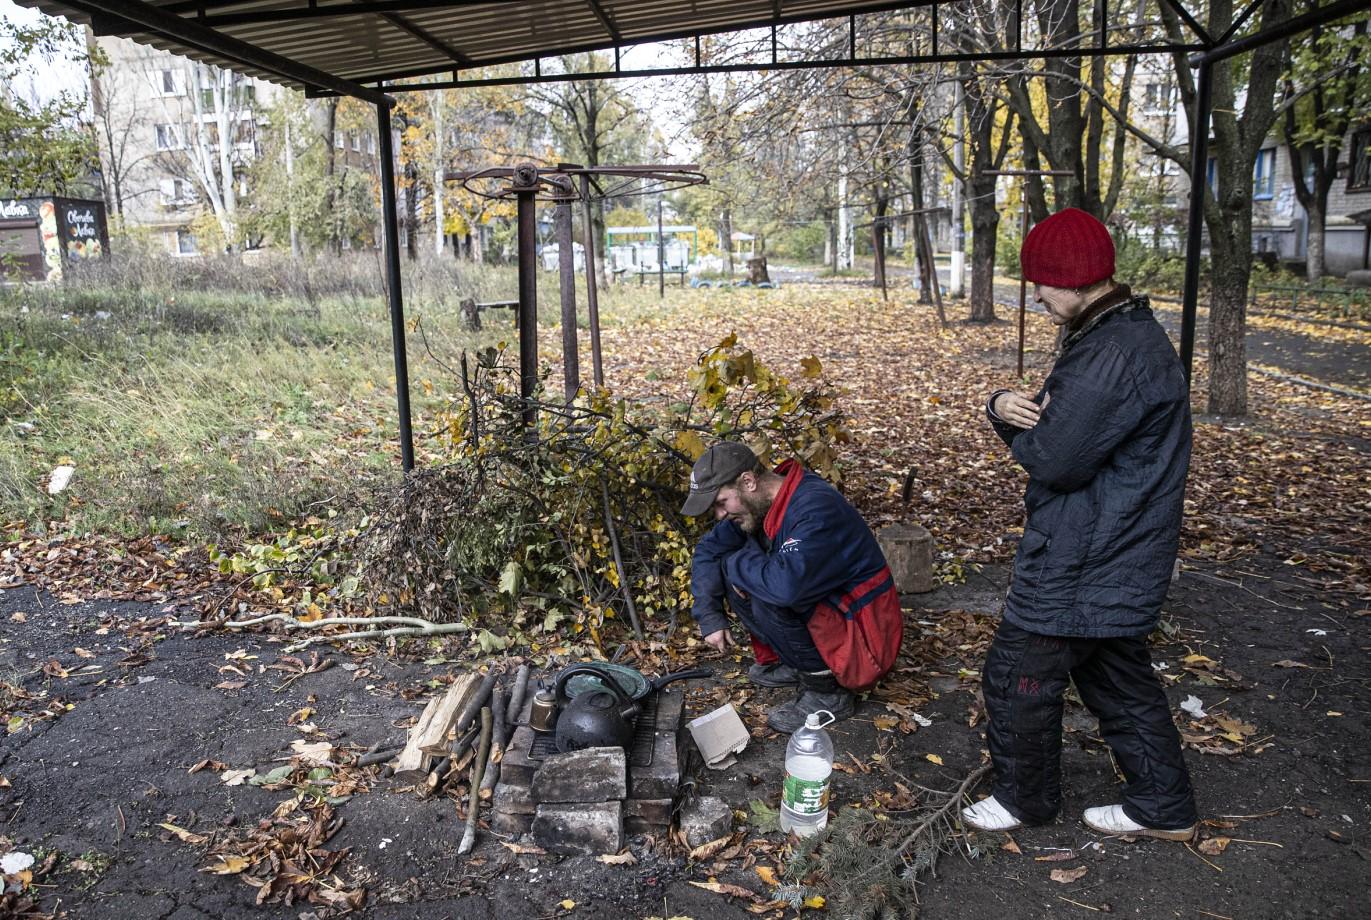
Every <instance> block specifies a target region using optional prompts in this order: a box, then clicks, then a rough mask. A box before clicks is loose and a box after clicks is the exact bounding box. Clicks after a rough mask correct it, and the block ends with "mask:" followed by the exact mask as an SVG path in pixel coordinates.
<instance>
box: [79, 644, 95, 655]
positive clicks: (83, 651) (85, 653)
mask: <svg viewBox="0 0 1371 920" xmlns="http://www.w3.org/2000/svg"><path fill="white" fill-rule="evenodd" d="M74 651H75V652H76V657H77V658H94V657H95V653H94V652H92V651H90V650H89V649H84V648H81V646H79V645H78V646H76V648H75V649H74Z"/></svg>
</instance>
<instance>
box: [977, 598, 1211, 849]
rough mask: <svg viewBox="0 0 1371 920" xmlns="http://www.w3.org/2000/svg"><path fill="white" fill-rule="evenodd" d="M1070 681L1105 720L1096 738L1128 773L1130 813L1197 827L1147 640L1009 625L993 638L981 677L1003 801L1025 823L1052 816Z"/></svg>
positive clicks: (1167, 825)
mask: <svg viewBox="0 0 1371 920" xmlns="http://www.w3.org/2000/svg"><path fill="white" fill-rule="evenodd" d="M1068 680H1070V681H1074V682H1075V684H1076V690H1077V692H1079V693H1080V695H1081V700H1082V701H1083V702H1084V703H1085V705H1086V706H1087V707H1088V708H1089V709H1090V711H1091V712H1092V713H1094V714H1095V717H1096V718H1098V719H1099V720H1100V734H1101V735H1102V736H1103V737H1104V740H1105V741H1106V742H1108V744H1109V746H1110V748H1112V749H1113V751H1114V757H1115V758H1116V760H1117V761H1118V764H1119V767H1120V769H1122V770H1123V775H1124V779H1125V785H1124V790H1123V807H1124V813H1125V814H1127V815H1128V817H1130V818H1132V819H1133V820H1134V821H1136V822H1138V823H1139V824H1142V825H1145V826H1147V827H1153V828H1159V829H1165V830H1176V829H1179V828H1185V827H1189V826H1190V825H1192V824H1194V823H1195V821H1196V820H1197V819H1198V814H1197V812H1196V810H1195V797H1194V794H1193V792H1192V790H1191V787H1190V773H1189V771H1188V770H1187V769H1186V767H1185V759H1184V757H1183V756H1182V755H1181V739H1180V734H1179V732H1177V731H1176V725H1175V723H1174V722H1172V720H1171V707H1170V705H1169V704H1168V702H1167V699H1166V694H1165V693H1164V692H1163V691H1162V687H1161V684H1160V683H1159V682H1158V680H1157V676H1156V674H1155V673H1153V671H1152V656H1151V654H1150V653H1149V652H1148V649H1147V638H1146V637H1145V636H1128V637H1122V638H1113V639H1081V638H1073V637H1066V636H1043V635H1038V634H1036V633H1030V632H1028V631H1027V630H1024V629H1020V628H1019V627H1018V626H1015V625H1013V624H1012V623H1008V622H1002V623H1001V624H1000V628H999V629H998V630H997V631H996V632H995V638H994V640H993V641H992V642H991V644H990V651H989V652H987V653H986V659H985V669H984V670H983V671H982V674H981V688H982V691H983V692H984V694H985V709H986V716H987V717H988V718H987V727H986V741H987V743H988V744H989V746H990V760H991V763H992V765H993V766H994V769H995V787H994V794H995V798H996V799H997V800H998V801H999V802H1000V804H1001V805H1003V806H1004V807H1005V808H1006V809H1008V811H1009V812H1010V813H1011V814H1012V815H1014V816H1015V817H1016V818H1018V819H1019V820H1020V821H1023V822H1024V823H1026V824H1042V823H1045V822H1047V821H1051V820H1052V819H1053V818H1055V817H1056V815H1057V811H1058V809H1059V808H1060V807H1061V802H1062V780H1061V753H1062V696H1063V694H1065V693H1066V688H1067V682H1068ZM1100 804H1102V805H1103V804H1108V803H1107V802H1101V803H1100Z"/></svg>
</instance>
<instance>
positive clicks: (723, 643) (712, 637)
mask: <svg viewBox="0 0 1371 920" xmlns="http://www.w3.org/2000/svg"><path fill="white" fill-rule="evenodd" d="M705 643H706V644H707V645H712V646H713V647H714V648H716V649H718V650H719V651H721V652H722V651H725V650H727V649H728V648H729V647H730V646H732V645H734V644H735V643H734V641H733V635H732V633H730V632H729V631H728V630H727V629H716V630H715V631H714V632H712V633H710V634H709V635H707V636H705Z"/></svg>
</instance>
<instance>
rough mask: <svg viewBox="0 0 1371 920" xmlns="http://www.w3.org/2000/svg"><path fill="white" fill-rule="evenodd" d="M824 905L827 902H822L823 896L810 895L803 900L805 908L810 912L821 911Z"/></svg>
mask: <svg viewBox="0 0 1371 920" xmlns="http://www.w3.org/2000/svg"><path fill="white" fill-rule="evenodd" d="M826 903H828V902H827V901H825V900H824V896H823V895H821V894H811V895H810V896H809V897H807V898H805V907H808V908H810V909H811V910H821V909H823V906H824V905H825V904H826Z"/></svg>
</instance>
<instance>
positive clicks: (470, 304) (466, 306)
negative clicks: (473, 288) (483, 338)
mask: <svg viewBox="0 0 1371 920" xmlns="http://www.w3.org/2000/svg"><path fill="white" fill-rule="evenodd" d="M462 317H463V318H464V319H465V320H466V324H467V328H468V329H470V330H471V331H472V332H475V331H476V330H478V329H480V328H481V308H480V307H478V306H476V298H475V297H468V298H467V299H466V300H464V301H462Z"/></svg>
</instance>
